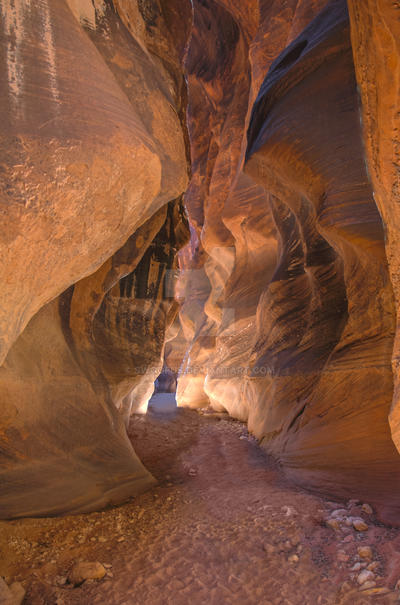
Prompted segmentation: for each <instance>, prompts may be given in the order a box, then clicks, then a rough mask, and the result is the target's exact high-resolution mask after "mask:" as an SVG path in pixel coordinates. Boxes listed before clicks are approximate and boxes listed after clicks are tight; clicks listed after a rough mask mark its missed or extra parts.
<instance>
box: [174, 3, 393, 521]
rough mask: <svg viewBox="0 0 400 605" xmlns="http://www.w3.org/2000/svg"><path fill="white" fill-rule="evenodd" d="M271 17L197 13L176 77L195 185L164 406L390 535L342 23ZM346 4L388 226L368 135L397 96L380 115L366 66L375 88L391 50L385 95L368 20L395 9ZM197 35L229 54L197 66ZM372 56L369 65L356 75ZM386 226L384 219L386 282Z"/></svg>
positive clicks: (382, 289)
mask: <svg viewBox="0 0 400 605" xmlns="http://www.w3.org/2000/svg"><path fill="white" fill-rule="evenodd" d="M271 4H272V6H271ZM286 4H287V6H286V8H285V9H284V8H283V7H282V6H281V5H280V6H279V7H278V6H276V5H275V4H274V3H265V5H264V3H262V2H260V3H254V5H255V6H254V11H253V12H251V11H250V9H249V14H248V15H247V16H246V15H244V14H241V13H240V14H239V13H238V12H237V11H236V9H235V8H234V7H233V6H230V7H227V5H226V3H224V2H218V3H217V5H218V6H217V7H216V6H213V7H212V6H211V4H210V3H208V2H206V1H205V0H202V1H200V0H199V1H198V2H196V3H195V18H194V28H195V34H194V36H193V37H192V42H191V46H190V50H189V60H188V64H187V68H188V73H189V80H188V81H189V130H190V136H191V142H192V155H193V158H192V160H193V172H194V175H193V179H192V181H191V184H190V186H189V189H188V192H187V194H186V198H185V199H186V205H187V207H188V211H189V215H190V219H191V222H192V224H193V225H194V227H195V229H196V231H197V235H198V239H199V245H198V246H197V249H196V250H195V253H194V255H193V254H192V260H190V259H189V261H188V252H187V251H185V253H181V263H182V264H183V266H184V268H186V271H185V272H184V273H183V277H182V285H181V287H182V288H185V287H186V291H187V296H186V298H185V300H184V303H183V306H182V310H181V323H182V326H183V331H184V332H186V334H188V336H189V341H190V342H189V349H188V353H187V355H186V358H185V359H184V363H183V365H182V368H181V375H180V377H179V380H178V391H177V396H178V403H179V404H180V405H191V406H193V407H198V406H203V405H206V403H208V402H209V403H210V404H211V405H212V407H214V408H215V409H218V410H226V411H228V412H229V413H230V414H231V415H233V416H235V417H237V418H239V419H241V420H244V421H247V422H248V425H249V428H250V430H251V431H252V432H253V433H254V434H255V435H256V436H257V437H258V438H259V439H260V441H261V443H262V445H263V446H264V447H265V448H266V449H267V451H268V452H270V453H272V454H273V455H274V456H275V457H276V458H277V459H278V460H279V461H280V462H281V463H282V465H283V466H284V468H285V469H286V472H287V474H288V475H289V476H290V477H291V478H293V479H294V480H295V481H296V482H298V483H299V484H301V485H303V486H306V487H308V488H311V489H314V490H317V491H319V492H323V493H326V494H330V495H335V496H338V497H340V496H341V497H349V496H354V497H358V498H368V499H369V501H371V502H373V503H374V504H375V505H376V506H377V507H378V509H379V512H380V514H381V516H382V518H384V519H386V520H389V521H393V522H397V523H398V522H399V519H400V516H399V515H400V457H399V455H398V452H397V450H396V448H395V446H394V443H393V440H392V435H391V431H390V427H389V420H388V415H389V411H390V406H391V400H392V394H393V376H392V370H391V355H392V351H393V338H394V332H395V301H394V297H393V292H392V286H391V281H390V277H389V271H388V262H387V258H386V255H385V243H384V230H383V225H382V220H381V216H380V214H379V212H378V209H377V207H376V204H375V201H374V196H373V190H372V187H371V184H370V182H369V178H368V174H367V170H366V163H365V152H364V148H363V132H362V127H361V125H360V106H359V98H358V94H357V83H356V76H355V70H354V64H353V50H352V46H351V41H350V31H349V18H348V12H347V6H346V3H345V2H344V1H342V0H338V1H333V2H329V3H327V2H321V3H319V4H318V3H311V2H308V3H297V2H295V3H293V5H294V6H291V3H290V2H289V3H286ZM350 4H351V5H352V10H351V14H352V18H353V19H354V28H353V29H354V31H353V39H354V40H356V44H355V49H354V52H355V56H356V61H357V58H358V59H359V62H360V65H359V66H358V68H357V75H358V78H359V81H361V83H362V87H363V88H362V94H363V98H364V108H365V106H366V107H367V109H366V111H367V112H370V113H368V116H369V117H368V118H367V119H364V125H365V128H366V133H367V141H369V158H370V162H375V164H374V170H375V179H376V182H377V185H376V191H378V185H380V190H379V191H380V195H381V198H380V199H381V204H382V205H385V204H386V214H390V213H391V208H392V207H393V204H394V203H395V201H396V199H397V198H396V192H395V191H393V187H392V185H393V183H394V175H395V168H394V167H393V166H392V164H391V161H392V159H393V157H394V154H395V150H396V139H395V138H394V140H392V141H390V142H391V147H390V145H388V144H387V143H386V139H380V130H379V128H380V125H382V127H383V128H384V129H385V128H386V130H384V132H385V133H386V135H387V136H388V137H389V138H390V137H392V136H393V135H392V132H391V128H392V127H393V123H394V116H395V111H396V107H397V104H396V103H397V101H395V100H394V99H397V96H396V95H397V90H395V87H393V97H390V99H392V100H390V99H389V97H384V98H386V99H387V104H388V106H389V105H390V112H391V113H390V112H388V111H386V110H385V107H386V105H385V103H384V102H383V101H382V102H379V101H378V102H377V101H376V93H375V88H374V84H373V83H372V82H374V78H373V76H372V80H371V73H370V72H369V71H368V70H369V67H368V66H369V63H370V62H371V63H372V70H373V72H374V70H376V71H377V72H378V71H379V70H380V67H379V66H380V65H381V64H383V63H384V58H383V57H384V52H385V49H386V50H388V49H389V48H390V50H391V52H392V53H393V55H394V57H396V58H393V61H395V65H393V66H392V63H390V62H389V64H387V65H386V66H385V69H384V70H382V72H380V73H379V76H377V81H378V85H380V86H381V88H382V90H383V88H384V87H385V86H387V87H389V88H390V84H389V82H388V78H389V77H390V76H389V73H392V67H396V69H397V61H398V52H397V49H396V48H394V46H393V45H394V44H395V42H394V40H395V39H397V38H396V32H395V31H394V30H395V25H394V24H393V25H392V34H391V35H390V34H389V33H385V35H384V33H383V32H384V31H386V30H384V28H383V27H381V25H382V24H381V23H380V20H381V19H384V20H385V21H389V20H390V10H391V11H392V12H393V11H397V12H398V9H394V7H392V8H391V9H390V10H389V7H388V10H387V13H386V14H384V15H382V14H379V17H378V15H376V14H375V13H376V12H377V11H376V10H375V8H374V7H373V6H372V4H373V3H361V2H356V1H354V2H351V3H350ZM380 4H382V5H384V4H385V2H382V3H380ZM267 5H268V6H267ZM196 7H197V9H196ZM196 10H197V16H196ZM257 10H258V11H259V12H258V13H257ZM295 10H296V11H297V12H295ZM296 15H297V17H298V18H297V19H296ZM250 17H251V18H250ZM393 21H394V20H393ZM371 27H372V28H373V31H374V35H375V37H374V38H371V39H369V31H370V29H371ZM210 29H213V30H214V31H215V32H216V34H215V36H214V38H213V39H214V40H219V39H221V38H224V39H226V38H228V37H229V39H230V47H232V50H230V52H229V53H228V52H227V50H226V49H223V48H221V47H220V45H219V43H218V42H216V43H215V44H214V46H213V45H212V44H211V43H209V45H208V46H205V48H206V49H207V60H206V59H205V58H204V57H205V53H203V55H202V56H203V58H204V59H203V60H204V63H201V61H200V58H199V57H200V48H201V47H202V46H201V40H202V37H205V36H207V31H210ZM378 41H379V44H378V46H379V48H380V49H381V51H382V54H381V56H380V55H379V54H378V56H377V57H376V58H375V57H373V58H370V55H373V53H374V49H375V46H376V44H377V43H378ZM203 47H204V43H203ZM268 53H269V54H268ZM273 59H274V60H273ZM205 65H207V69H206V67H205ZM390 66H392V67H390ZM262 68H264V72H263V71H262ZM373 72H372V73H373ZM263 78H264V80H263ZM385 78H386V79H385ZM262 80H263V81H262ZM260 84H262V85H261V88H260V89H259V86H260ZM258 89H259V92H258V96H257V98H255V93H256V92H257V91H258ZM382 94H383V92H382ZM383 96H384V94H383ZM365 99H367V101H366V100H365ZM374 103H375V104H376V103H378V109H377V107H376V106H375V105H374ZM377 111H378V112H379V113H378V116H379V118H380V120H381V122H377V121H376V119H375V117H376V115H375V114H376V112H377ZM396 116H397V114H396ZM396 119H397V117H396ZM205 124H210V129H207V128H206V127H205ZM246 132H247V140H246ZM368 137H369V138H368ZM380 146H382V149H380ZM377 149H378V150H379V151H377ZM371 158H372V159H371ZM386 162H388V163H389V168H388V169H387V170H386V171H385V170H383V169H382V168H381V167H382V165H383V164H385V163H386ZM243 166H244V169H243ZM389 172H390V175H389ZM373 176H374V174H373ZM374 186H375V184H374ZM391 187H392V188H391ZM385 200H386V201H385ZM380 209H381V208H380ZM381 212H382V215H383V217H384V219H385V211H382V210H381ZM395 220H396V219H395V215H394V218H389V219H388V220H387V223H388V229H389V262H390V265H391V271H392V274H393V273H395V272H396V269H395V267H396V263H397V260H394V258H395V250H396V245H397V240H396V233H397V232H396V227H395V225H396V223H395ZM385 222H386V221H385ZM390 233H391V234H392V235H390ZM391 246H392V247H391ZM390 254H391V255H392V256H390ZM189 256H190V255H189ZM191 266H193V267H194V269H195V271H194V273H193V274H192V273H191V272H190V270H189V269H190V267H191ZM200 272H202V273H201V282H200V283H201V284H202V286H201V288H200V289H199V292H198V294H197V296H195V297H193V290H192V289H191V281H193V280H194V279H195V277H196V274H200ZM185 274H186V276H185ZM392 277H393V276H392ZM393 281H394V283H395V280H393ZM395 288H396V283H395ZM193 298H195V299H196V301H197V303H198V302H199V301H200V307H201V308H202V314H200V313H199V312H198V307H196V304H195V301H194V300H193ZM395 401H396V400H395ZM396 414H397V408H396V407H394V409H393V412H392V427H393V428H394V430H395V432H394V439H395V441H396V439H397V438H396V430H397V428H396V427H397V420H396V418H397V415H396ZM397 440H398V439H397Z"/></svg>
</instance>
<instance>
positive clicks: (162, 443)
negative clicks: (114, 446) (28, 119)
mask: <svg viewBox="0 0 400 605" xmlns="http://www.w3.org/2000/svg"><path fill="white" fill-rule="evenodd" d="M129 434H130V437H131V438H132V442H133V443H134V444H135V449H136V451H137V453H138V455H139V457H140V458H141V459H142V461H143V462H144V464H145V465H146V466H147V468H148V469H149V470H150V471H151V472H152V473H153V474H154V476H155V477H156V478H157V479H158V480H159V484H158V486H156V487H155V488H153V489H152V490H150V491H148V492H147V493H145V494H143V495H141V496H140V497H137V498H135V499H133V500H131V501H129V502H127V503H125V504H124V505H122V506H119V507H116V508H112V509H109V510H106V511H102V512H96V513H91V514H86V515H75V516H67V517H62V518H44V519H21V520H16V521H8V522H7V521H2V522H0V576H2V577H3V578H4V580H5V582H6V584H8V585H9V586H11V585H14V589H15V586H17V587H19V588H21V585H22V587H23V588H24V589H25V597H24V600H23V603H24V604H25V605H70V604H71V605H97V604H98V605H136V604H137V605H139V604H140V605H164V604H165V605H168V604H171V605H188V604H190V605H200V604H201V605H203V604H207V605H208V604H211V605H212V604H215V605H217V604H218V605H221V604H231V603H238V604H239V603H240V604H241V605H324V604H325V605H362V604H368V603H378V604H382V605H388V604H392V603H398V602H400V601H399V596H400V590H399V589H400V582H399V579H400V530H398V529H392V528H388V527H385V526H383V525H381V524H379V523H378V522H377V521H376V519H375V517H374V511H373V509H372V508H371V507H370V505H369V504H368V503H365V502H358V501H354V500H352V501H350V502H329V501H328V500H326V499H323V498H319V497H317V496H314V495H311V494H309V493H307V492H305V491H303V490H301V489H298V488H296V487H293V486H292V485H290V484H289V483H288V482H287V481H286V480H285V479H284V477H283V476H282V474H281V473H280V471H279V468H278V467H277V466H276V464H275V463H274V462H273V461H272V460H271V459H270V458H269V457H268V456H267V455H266V454H265V453H264V452H263V450H262V449H260V448H259V446H258V444H257V442H256V440H255V439H254V438H253V437H252V436H251V435H249V434H248V432H247V430H246V428H245V426H244V425H243V424H241V423H240V422H236V421H234V420H231V419H229V418H228V417H227V416H225V415H224V414H209V413H205V412H204V413H198V412H196V411H192V410H187V409H178V410H176V411H173V410H169V411H168V413H163V412H160V411H159V410H157V409H153V410H151V409H150V411H149V413H148V414H147V415H146V416H134V417H133V418H132V421H131V424H130V429H129ZM16 583H17V584H16ZM3 584H4V583H3ZM20 602H21V601H20Z"/></svg>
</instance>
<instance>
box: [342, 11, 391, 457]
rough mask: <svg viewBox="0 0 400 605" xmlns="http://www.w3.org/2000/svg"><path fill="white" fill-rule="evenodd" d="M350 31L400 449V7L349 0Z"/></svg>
mask: <svg viewBox="0 0 400 605" xmlns="http://www.w3.org/2000/svg"><path fill="white" fill-rule="evenodd" d="M349 11H350V20H351V36H352V43H353V54H354V60H355V67H356V75H357V81H358V85H359V89H360V94H361V100H362V119H363V127H364V138H365V143H366V152H367V158H368V169H369V173H370V176H371V181H372V185H373V189H374V199H375V201H376V204H377V206H378V208H379V211H380V213H381V215H382V218H383V221H384V224H385V234H386V253H387V258H388V262H389V269H390V276H391V280H392V285H393V290H394V294H395V298H396V307H397V329H396V338H395V344H394V351H393V358H392V367H393V375H394V397H393V402H392V409H391V414H390V426H391V430H392V436H393V440H394V443H395V444H396V447H397V448H398V449H400V405H399V346H400V345H399V327H398V326H399V309H400V298H399V294H400V279H399V275H400V264H399V253H398V248H399V231H400V216H399V211H398V199H399V191H400V189H399V170H400V160H399V134H398V132H399V126H400V119H399V83H398V74H399V70H400V23H399V16H400V7H399V6H398V3H395V2H388V1H387V0H378V2H370V1H369V0H367V1H366V2H359V1H357V0H350V1H349Z"/></svg>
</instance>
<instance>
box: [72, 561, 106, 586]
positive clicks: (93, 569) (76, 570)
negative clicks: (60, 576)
mask: <svg viewBox="0 0 400 605" xmlns="http://www.w3.org/2000/svg"><path fill="white" fill-rule="evenodd" d="M105 575H106V570H105V568H104V566H103V565H102V564H101V563H99V562H98V561H96V562H92V561H81V562H79V563H76V564H75V565H74V566H73V568H72V569H71V571H70V572H69V574H68V581H69V583H70V584H74V586H79V584H82V583H83V582H85V580H101V579H102V578H104V576H105Z"/></svg>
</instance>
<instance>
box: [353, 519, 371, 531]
mask: <svg viewBox="0 0 400 605" xmlns="http://www.w3.org/2000/svg"><path fill="white" fill-rule="evenodd" d="M353 527H354V529H356V530H357V531H367V529H368V525H367V524H366V523H365V521H364V520H363V519H353Z"/></svg>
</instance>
